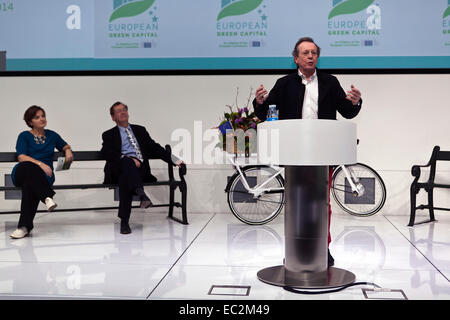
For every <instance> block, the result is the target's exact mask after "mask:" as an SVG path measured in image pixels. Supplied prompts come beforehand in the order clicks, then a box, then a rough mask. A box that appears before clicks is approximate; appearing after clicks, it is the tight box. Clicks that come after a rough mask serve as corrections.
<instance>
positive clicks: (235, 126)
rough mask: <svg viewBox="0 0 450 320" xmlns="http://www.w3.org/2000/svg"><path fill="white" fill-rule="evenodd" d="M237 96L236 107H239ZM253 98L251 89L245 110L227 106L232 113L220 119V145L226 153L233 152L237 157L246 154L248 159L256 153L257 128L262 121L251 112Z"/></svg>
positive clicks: (227, 113) (226, 113) (225, 114)
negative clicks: (251, 99)
mask: <svg viewBox="0 0 450 320" xmlns="http://www.w3.org/2000/svg"><path fill="white" fill-rule="evenodd" d="M238 93H239V88H238ZM237 95H238V94H236V106H237V105H238V104H237ZM251 96H252V89H250V95H249V97H248V100H247V105H246V106H245V107H244V108H239V107H237V111H234V110H233V107H232V106H230V105H227V107H228V108H229V109H230V112H225V113H224V115H223V118H221V119H220V123H219V125H218V126H217V128H218V129H219V130H220V137H219V138H220V144H221V146H222V149H223V150H224V151H227V152H233V153H234V154H235V155H237V154H245V156H246V157H248V156H249V155H250V154H251V153H254V152H256V128H257V125H258V123H260V122H261V120H259V119H258V118H257V117H256V115H255V112H254V111H252V112H250V110H249V107H248V106H249V104H250V98H251Z"/></svg>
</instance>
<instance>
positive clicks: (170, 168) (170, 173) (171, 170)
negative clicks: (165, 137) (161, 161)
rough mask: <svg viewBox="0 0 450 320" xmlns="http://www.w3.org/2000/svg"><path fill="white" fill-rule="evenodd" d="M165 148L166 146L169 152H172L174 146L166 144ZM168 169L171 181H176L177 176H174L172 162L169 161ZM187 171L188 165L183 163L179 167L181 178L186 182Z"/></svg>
mask: <svg viewBox="0 0 450 320" xmlns="http://www.w3.org/2000/svg"><path fill="white" fill-rule="evenodd" d="M165 148H166V151H167V152H168V153H169V154H172V148H171V147H170V145H168V144H166V145H165ZM168 171H169V180H170V181H174V180H175V178H174V175H173V164H172V163H168ZM186 173H187V167H186V165H185V164H184V163H183V164H182V165H181V166H180V168H179V169H178V175H179V176H180V180H181V181H182V182H183V183H186V181H185V180H184V176H185V175H186Z"/></svg>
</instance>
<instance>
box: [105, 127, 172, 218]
mask: <svg viewBox="0 0 450 320" xmlns="http://www.w3.org/2000/svg"><path fill="white" fill-rule="evenodd" d="M130 126H131V129H132V131H133V133H134V136H135V137H136V140H137V142H138V144H139V147H140V150H141V154H142V157H143V158H144V161H143V163H142V164H141V167H140V168H137V167H136V166H135V165H134V161H133V160H132V159H130V158H128V157H122V138H121V136H120V131H119V127H117V126H116V127H114V128H111V129H109V130H107V131H105V132H103V134H102V139H103V144H102V149H101V153H102V156H103V157H104V158H105V159H106V164H105V168H104V172H105V179H104V181H103V183H105V184H115V183H119V198H120V200H119V201H120V202H119V217H120V218H121V219H125V220H128V219H129V217H130V213H131V203H132V198H133V193H134V191H135V190H136V189H137V188H142V182H156V177H155V176H153V175H152V174H151V170H150V165H149V162H148V159H161V160H163V161H165V162H167V163H170V164H173V162H172V160H171V154H170V153H168V152H167V151H166V150H165V149H164V148H163V147H162V146H161V145H160V144H158V143H156V142H155V141H154V140H153V139H152V138H151V137H150V135H149V133H148V132H147V130H146V129H145V128H144V127H142V126H138V125H133V124H131V125H130Z"/></svg>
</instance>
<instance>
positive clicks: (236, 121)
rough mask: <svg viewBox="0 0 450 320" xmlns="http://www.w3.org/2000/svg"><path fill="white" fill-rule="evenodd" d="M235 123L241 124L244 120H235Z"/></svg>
mask: <svg viewBox="0 0 450 320" xmlns="http://www.w3.org/2000/svg"><path fill="white" fill-rule="evenodd" d="M234 122H235V123H241V122H242V119H241V118H237V119H236V120H234Z"/></svg>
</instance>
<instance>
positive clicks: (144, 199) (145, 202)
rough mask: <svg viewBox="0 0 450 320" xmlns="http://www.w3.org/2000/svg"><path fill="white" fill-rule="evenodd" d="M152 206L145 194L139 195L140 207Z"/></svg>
mask: <svg viewBox="0 0 450 320" xmlns="http://www.w3.org/2000/svg"><path fill="white" fill-rule="evenodd" d="M150 207H153V203H152V201H151V200H150V199H149V198H148V197H147V196H141V208H142V209H147V208H150Z"/></svg>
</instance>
